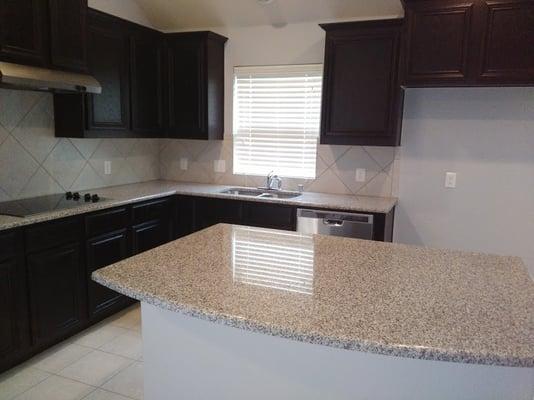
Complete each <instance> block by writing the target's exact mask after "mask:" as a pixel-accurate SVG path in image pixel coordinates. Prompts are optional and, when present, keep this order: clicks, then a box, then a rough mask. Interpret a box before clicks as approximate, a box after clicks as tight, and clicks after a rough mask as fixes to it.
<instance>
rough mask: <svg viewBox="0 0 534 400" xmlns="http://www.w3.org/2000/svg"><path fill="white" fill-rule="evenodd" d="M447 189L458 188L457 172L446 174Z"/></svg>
mask: <svg viewBox="0 0 534 400" xmlns="http://www.w3.org/2000/svg"><path fill="white" fill-rule="evenodd" d="M445 187H446V188H449V189H454V188H455V187H456V172H447V173H446V174H445Z"/></svg>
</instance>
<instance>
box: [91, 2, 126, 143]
mask: <svg viewBox="0 0 534 400" xmlns="http://www.w3.org/2000/svg"><path fill="white" fill-rule="evenodd" d="M123 25H124V24H123V23H122V21H120V20H117V19H116V18H113V17H110V16H108V15H106V14H104V13H100V12H97V11H94V10H90V12H89V28H88V60H89V71H91V74H92V75H93V76H94V77H95V78H96V79H97V80H98V81H99V82H100V84H101V85H102V89H103V90H102V93H101V94H98V95H86V96H85V101H86V104H85V105H86V111H87V112H86V121H85V122H86V123H85V125H86V126H85V127H84V128H85V129H87V130H88V131H89V132H91V131H94V132H97V133H100V134H101V135H102V136H104V135H106V134H108V135H111V136H120V135H121V134H126V133H127V132H128V130H129V129H130V80H129V44H128V35H127V32H126V29H125V28H123ZM81 106H83V105H81Z"/></svg>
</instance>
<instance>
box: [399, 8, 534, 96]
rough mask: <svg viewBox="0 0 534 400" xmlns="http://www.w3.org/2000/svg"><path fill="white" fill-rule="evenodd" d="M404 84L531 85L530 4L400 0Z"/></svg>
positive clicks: (533, 18) (533, 32)
mask: <svg viewBox="0 0 534 400" xmlns="http://www.w3.org/2000/svg"><path fill="white" fill-rule="evenodd" d="M403 3H404V8H405V11H406V17H405V20H406V26H405V56H404V60H403V64H402V73H403V83H404V84H405V85H406V86H501V85H532V84H534V55H533V52H532V51H531V50H532V43H533V42H534V3H533V2H532V1H528V0H465V1H464V0H443V1H442V0H439V1H438V0H427V1H422V0H404V1H403Z"/></svg>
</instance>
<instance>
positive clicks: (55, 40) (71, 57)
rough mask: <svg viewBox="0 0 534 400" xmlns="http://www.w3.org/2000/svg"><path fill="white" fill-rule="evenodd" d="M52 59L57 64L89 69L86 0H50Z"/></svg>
mask: <svg viewBox="0 0 534 400" xmlns="http://www.w3.org/2000/svg"><path fill="white" fill-rule="evenodd" d="M48 3H49V15H50V57H51V58H50V59H51V64H52V65H53V66H54V67H57V68H60V69H67V70H71V71H81V72H83V71H85V70H86V69H87V0H48Z"/></svg>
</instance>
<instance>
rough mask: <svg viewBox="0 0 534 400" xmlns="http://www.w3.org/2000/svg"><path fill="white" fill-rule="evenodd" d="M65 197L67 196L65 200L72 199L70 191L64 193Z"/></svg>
mask: <svg viewBox="0 0 534 400" xmlns="http://www.w3.org/2000/svg"><path fill="white" fill-rule="evenodd" d="M65 197H66V198H67V200H70V199H72V192H67V193H65Z"/></svg>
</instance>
